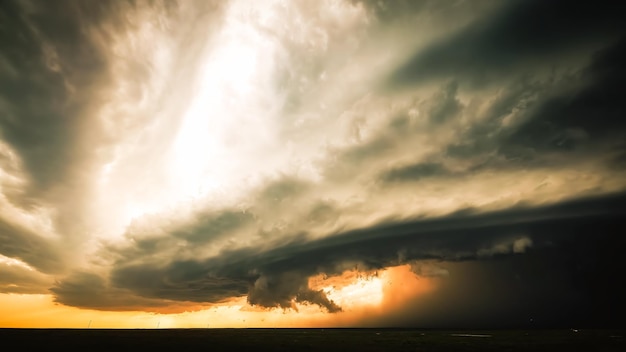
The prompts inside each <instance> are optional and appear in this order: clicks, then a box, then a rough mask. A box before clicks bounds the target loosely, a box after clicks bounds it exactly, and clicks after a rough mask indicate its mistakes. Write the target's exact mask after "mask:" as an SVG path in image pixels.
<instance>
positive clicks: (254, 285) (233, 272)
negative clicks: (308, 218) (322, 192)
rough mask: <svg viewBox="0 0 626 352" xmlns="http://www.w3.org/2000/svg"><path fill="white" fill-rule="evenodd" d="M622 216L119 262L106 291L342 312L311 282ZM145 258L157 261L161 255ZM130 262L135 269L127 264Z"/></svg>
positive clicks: (490, 249)
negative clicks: (244, 298) (235, 299)
mask: <svg viewBox="0 0 626 352" xmlns="http://www.w3.org/2000/svg"><path fill="white" fill-rule="evenodd" d="M624 211H626V201H625V200H624V196H623V195H617V196H613V197H607V198H597V199H589V200H579V201H572V202H569V203H563V204H557V205H554V206H549V207H543V208H522V207H520V208H519V209H511V210H506V211H500V212H495V213H486V214H476V215H471V212H470V213H465V214H461V213H459V214H452V215H451V216H448V217H442V218H440V219H432V220H422V221H413V222H407V223H402V224H381V225H379V226H375V227H371V228H364V229H360V230H354V231H349V232H344V233H341V234H337V235H334V236H331V237H327V238H323V239H319V240H312V241H311V240H306V239H305V238H302V239H300V240H292V241H291V242H289V243H285V244H283V245H274V246H272V247H270V249H262V248H255V247H246V248H241V249H237V250H231V251H222V252H220V254H219V255H217V256H215V257H211V258H208V259H206V260H180V259H179V260H171V261H163V262H162V264H160V265H155V264H154V263H149V262H145V263H142V262H139V263H137V262H136V258H127V259H126V258H123V259H122V260H121V261H118V263H117V264H115V265H114V266H113V267H112V270H111V287H113V288H115V289H123V290H129V291H130V292H132V293H133V294H134V295H137V296H139V297H145V298H150V299H166V300H172V301H191V302H207V303H216V302H221V301H224V300H226V299H228V298H232V297H241V296H244V295H248V301H249V302H250V303H251V304H256V305H260V306H264V307H282V308H291V307H294V304H295V303H296V302H308V303H313V304H317V305H320V306H322V307H324V308H326V309H327V310H328V311H331V312H334V311H339V309H340V307H338V306H337V305H336V304H335V303H333V302H332V301H330V300H328V298H327V297H326V296H325V294H324V293H323V292H320V291H314V290H311V289H310V288H309V287H308V284H307V279H308V278H309V277H311V276H314V275H316V274H320V273H324V274H327V275H338V274H340V273H341V272H342V271H343V270H344V269H346V265H348V266H350V265H353V264H354V263H359V264H360V266H361V267H362V268H365V269H366V270H370V269H371V270H373V269H382V268H385V267H388V266H392V265H399V264H404V263H411V262H413V261H415V260H439V261H468V260H470V261H471V260H478V259H482V260H487V259H489V258H495V259H497V258H499V257H502V256H509V255H520V254H521V253H523V252H527V251H529V250H534V248H535V247H538V248H543V247H545V246H551V245H554V243H558V242H560V241H562V240H563V239H564V238H567V236H570V234H571V233H579V232H577V230H576V228H577V226H580V225H579V224H583V225H584V226H588V225H589V224H592V223H594V222H595V221H597V219H599V218H605V217H608V219H613V220H611V221H616V219H617V218H619V217H620V216H622V215H623V213H624ZM468 214H469V215H468ZM556 229H558V230H556ZM519 233H525V235H523V236H520V235H519ZM162 240H164V241H167V237H163V238H162ZM531 245H532V247H531ZM155 248H159V247H158V246H156V247H155ZM121 253H123V252H121ZM118 254H120V253H118ZM149 256H150V257H155V256H156V257H158V256H159V251H158V250H156V251H154V252H151V253H149ZM147 258H148V257H147ZM129 261H131V262H132V263H134V264H126V263H128V262H129ZM59 285H60V286H58V288H55V289H53V291H54V292H55V293H56V294H57V297H58V298H57V299H58V300H59V301H62V302H64V303H66V304H71V305H79V306H81V303H80V301H73V300H72V298H71V296H67V295H65V294H64V292H67V291H66V290H64V289H62V288H63V287H64V286H65V283H63V282H61V283H60V284H59ZM94 287H95V286H94ZM116 304H119V303H118V302H116Z"/></svg>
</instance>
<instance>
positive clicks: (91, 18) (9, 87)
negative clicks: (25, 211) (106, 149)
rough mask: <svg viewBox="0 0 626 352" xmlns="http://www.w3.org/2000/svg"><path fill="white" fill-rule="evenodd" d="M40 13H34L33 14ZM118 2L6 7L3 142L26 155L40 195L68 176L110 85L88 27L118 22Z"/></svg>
mask: <svg viewBox="0 0 626 352" xmlns="http://www.w3.org/2000/svg"><path fill="white" fill-rule="evenodd" d="M31 5H32V6H31ZM111 5H112V3H111V2H106V1H104V2H98V3H94V4H87V3H84V2H77V1H59V2H55V3H50V2H45V1H44V2H34V3H28V2H15V1H3V2H2V5H0V6H1V10H0V16H2V19H1V20H0V23H2V25H0V42H1V43H2V44H1V45H2V48H3V49H2V50H1V52H2V53H1V54H0V101H1V102H2V104H0V136H1V137H2V138H3V139H4V140H5V141H7V142H8V143H10V144H11V145H12V146H13V147H14V148H15V149H16V150H17V151H18V153H19V154H20V156H21V158H22V160H23V162H24V166H25V168H26V170H27V172H28V174H29V176H30V178H31V182H32V187H33V188H35V189H40V190H41V189H46V188H48V187H50V186H51V185H53V184H55V183H58V182H59V181H61V180H63V179H64V177H67V176H68V172H69V170H68V168H69V167H71V165H72V163H71V161H72V160H73V159H75V158H77V157H78V154H80V153H81V152H83V151H81V150H79V149H77V148H75V146H76V143H77V140H76V139H77V135H78V133H77V131H78V129H79V128H80V127H81V126H82V125H83V124H84V122H85V121H86V116H85V113H86V112H87V110H88V109H89V106H88V105H89V104H90V103H91V102H90V101H89V100H88V99H77V97H86V96H89V95H90V94H93V93H95V89H96V88H97V86H98V85H99V84H100V83H102V80H105V79H106V68H107V63H106V59H105V57H104V53H103V52H102V49H101V48H99V47H98V45H97V43H94V41H93V40H92V39H91V38H89V37H88V30H87V28H86V26H87V24H88V23H89V24H90V25H97V24H98V23H99V22H101V21H102V20H104V19H105V18H107V17H108V16H109V15H110V12H111Z"/></svg>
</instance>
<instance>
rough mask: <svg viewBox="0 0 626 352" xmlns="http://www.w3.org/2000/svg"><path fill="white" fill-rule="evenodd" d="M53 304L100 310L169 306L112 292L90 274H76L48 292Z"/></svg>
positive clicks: (102, 280)
mask: <svg viewBox="0 0 626 352" xmlns="http://www.w3.org/2000/svg"><path fill="white" fill-rule="evenodd" d="M50 291H51V292H52V293H54V294H55V301H56V302H59V303H63V304H66V305H70V306H75V307H82V308H88V309H103V310H109V311H111V310H122V311H123V310H142V309H146V307H150V308H151V309H157V308H161V307H164V306H167V305H168V304H171V303H172V302H168V301H167V300H163V299H160V300H151V299H149V298H144V297H139V296H137V295H134V294H132V293H131V292H130V291H129V290H124V289H115V288H111V287H110V286H109V285H107V282H106V280H105V279H104V278H103V277H102V276H100V275H98V274H93V273H86V272H77V273H74V274H72V275H70V276H69V277H66V278H64V280H63V281H61V282H59V281H57V282H56V284H55V285H54V286H53V287H52V288H50Z"/></svg>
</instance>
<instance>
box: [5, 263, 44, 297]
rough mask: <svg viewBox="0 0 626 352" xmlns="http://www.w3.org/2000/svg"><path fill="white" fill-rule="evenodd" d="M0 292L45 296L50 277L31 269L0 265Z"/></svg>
mask: <svg viewBox="0 0 626 352" xmlns="http://www.w3.org/2000/svg"><path fill="white" fill-rule="evenodd" d="M0 267H1V268H2V270H1V271H0V292H3V293H19V294H45V293H48V288H49V287H50V285H51V284H52V278H51V277H50V276H47V275H44V274H41V273H40V272H38V271H36V270H33V269H32V268H25V267H23V266H20V265H10V264H4V263H0Z"/></svg>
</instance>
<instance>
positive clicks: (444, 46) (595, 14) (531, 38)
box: [391, 0, 626, 85]
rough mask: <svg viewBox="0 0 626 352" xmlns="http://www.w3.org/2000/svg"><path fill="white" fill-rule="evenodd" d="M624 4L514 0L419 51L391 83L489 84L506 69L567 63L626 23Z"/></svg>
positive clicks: (616, 33)
mask: <svg viewBox="0 0 626 352" xmlns="http://www.w3.org/2000/svg"><path fill="white" fill-rule="evenodd" d="M619 8H620V3H619V2H617V1H599V2H597V3H594V4H593V5H591V4H589V3H586V2H576V3H572V2H570V1H540V0H539V1H537V0H535V1H512V2H509V3H507V4H506V6H504V7H503V9H501V10H500V11H498V12H496V13H495V14H494V15H492V16H489V17H488V18H482V19H478V20H477V21H476V22H475V23H472V24H470V25H468V26H467V27H466V28H464V29H463V30H460V31H458V32H457V33H455V34H453V35H451V36H450V37H449V38H447V39H443V40H440V41H438V42H436V43H434V44H432V45H431V46H429V47H427V48H425V49H423V50H420V51H419V52H418V53H416V55H415V56H414V57H413V58H411V59H410V60H409V61H408V63H406V64H405V65H404V66H403V67H401V68H400V69H398V70H397V71H396V72H395V73H394V74H393V76H392V78H391V84H392V85H410V84H412V83H418V82H424V81H427V80H431V79H437V78H445V77H456V78H465V79H469V80H470V82H472V83H475V84H478V83H490V82H489V81H492V80H494V79H495V80H497V79H498V78H499V76H500V75H502V74H510V73H511V72H515V71H516V70H517V71H518V74H519V73H520V72H525V71H527V70H529V69H530V70H532V69H536V67H537V64H540V66H543V67H546V66H547V67H549V66H550V65H562V64H567V61H565V62H564V61H563V60H567V56H568V55H571V54H572V53H575V54H579V53H576V51H580V50H581V49H582V50H589V47H588V45H591V47H592V48H593V47H596V48H598V45H606V42H607V40H611V39H612V40H615V39H616V38H617V37H619V36H620V35H621V33H622V31H623V30H624V29H625V28H626V27H625V25H624V22H623V21H622V19H621V16H620V15H619V13H620V12H619Z"/></svg>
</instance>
